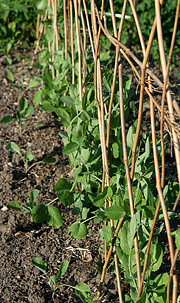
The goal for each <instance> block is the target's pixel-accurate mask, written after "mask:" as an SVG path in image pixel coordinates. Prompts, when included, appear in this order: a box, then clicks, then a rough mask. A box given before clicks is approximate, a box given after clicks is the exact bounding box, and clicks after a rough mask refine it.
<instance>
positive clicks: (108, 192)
mask: <svg viewBox="0 0 180 303" xmlns="http://www.w3.org/2000/svg"><path fill="white" fill-rule="evenodd" d="M112 196H113V191H112V189H111V187H110V186H109V187H105V188H104V191H103V192H102V193H101V194H100V195H98V196H97V197H96V198H95V199H94V201H93V204H94V205H95V206H97V207H102V206H103V205H104V202H105V199H106V198H111V197H112Z"/></svg>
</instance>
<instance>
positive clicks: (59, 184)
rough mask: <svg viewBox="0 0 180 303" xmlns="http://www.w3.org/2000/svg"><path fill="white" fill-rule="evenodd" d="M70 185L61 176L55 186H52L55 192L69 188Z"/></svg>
mask: <svg viewBox="0 0 180 303" xmlns="http://www.w3.org/2000/svg"><path fill="white" fill-rule="evenodd" d="M71 187H72V184H71V183H69V182H68V181H67V180H66V179H63V178H60V179H59V180H58V181H57V183H56V185H55V187H54V190H55V191H57V192H60V191H64V190H70V189H71Z"/></svg>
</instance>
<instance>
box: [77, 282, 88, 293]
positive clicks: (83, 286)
mask: <svg viewBox="0 0 180 303" xmlns="http://www.w3.org/2000/svg"><path fill="white" fill-rule="evenodd" d="M75 289H76V290H79V291H88V292H90V291H91V290H90V287H89V286H88V285H87V284H86V283H79V284H77V285H76V286H75Z"/></svg>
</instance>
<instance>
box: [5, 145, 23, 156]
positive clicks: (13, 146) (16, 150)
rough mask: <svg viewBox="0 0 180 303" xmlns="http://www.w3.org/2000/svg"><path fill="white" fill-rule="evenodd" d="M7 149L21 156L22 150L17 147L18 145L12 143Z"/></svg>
mask: <svg viewBox="0 0 180 303" xmlns="http://www.w3.org/2000/svg"><path fill="white" fill-rule="evenodd" d="M6 149H7V150H9V151H11V152H15V153H18V154H19V155H20V149H19V147H18V146H17V144H16V143H14V142H10V143H9V144H8V145H7V146H6Z"/></svg>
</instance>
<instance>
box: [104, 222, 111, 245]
mask: <svg viewBox="0 0 180 303" xmlns="http://www.w3.org/2000/svg"><path fill="white" fill-rule="evenodd" d="M103 235H104V239H105V240H106V242H107V245H108V244H109V243H110V242H111V241H112V230H111V226H110V225H106V224H104V225H103Z"/></svg>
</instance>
